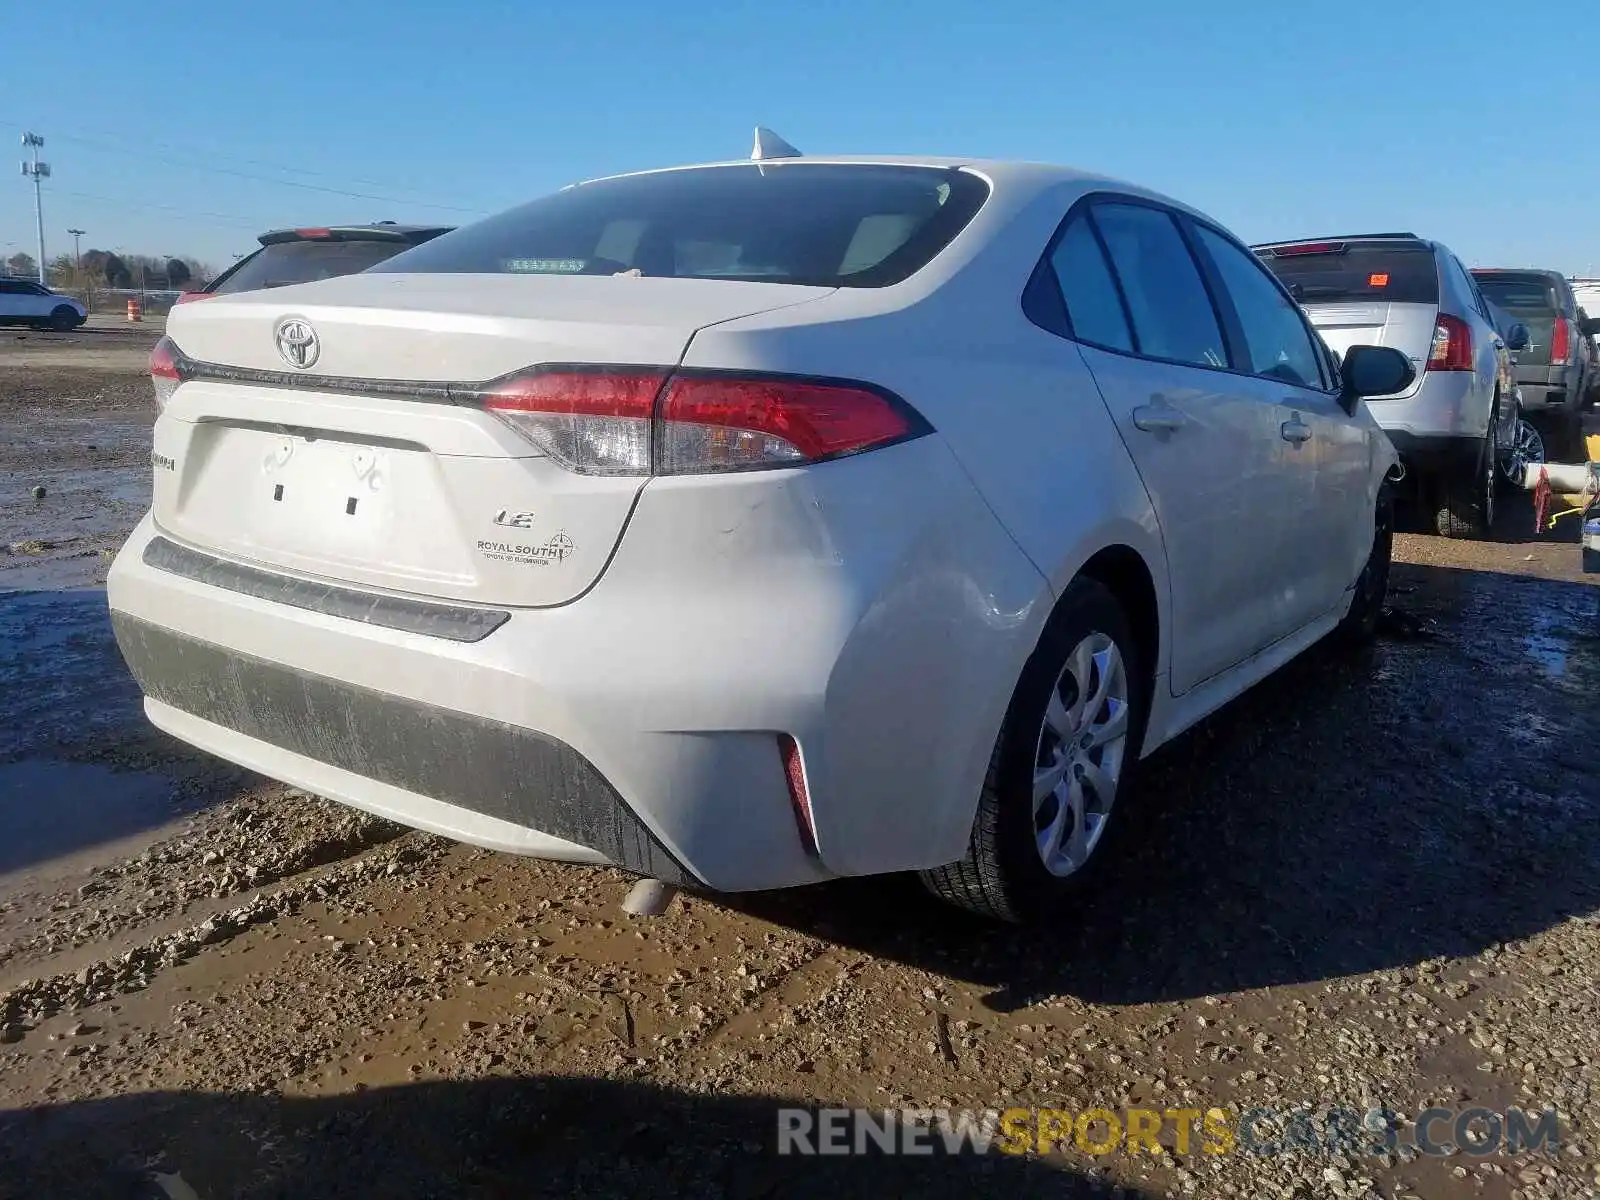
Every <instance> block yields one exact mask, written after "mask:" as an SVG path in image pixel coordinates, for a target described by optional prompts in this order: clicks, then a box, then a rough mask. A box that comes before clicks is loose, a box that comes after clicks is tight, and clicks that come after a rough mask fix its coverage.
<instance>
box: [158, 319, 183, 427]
mask: <svg viewBox="0 0 1600 1200" xmlns="http://www.w3.org/2000/svg"><path fill="white" fill-rule="evenodd" d="M180 358H181V355H180V352H179V350H178V347H177V345H176V344H175V343H174V342H173V340H172V339H171V338H169V337H163V338H162V339H161V340H160V341H159V342H157V343H156V344H155V349H153V350H151V351H150V382H151V383H152V384H153V385H154V386H155V391H156V412H158V413H159V412H161V411H162V410H163V409H165V408H166V407H167V401H168V400H170V399H172V393H173V392H175V391H177V390H178V385H179V384H180V383H182V382H183V369H182V367H180V366H179V360H180Z"/></svg>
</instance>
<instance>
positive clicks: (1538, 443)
mask: <svg viewBox="0 0 1600 1200" xmlns="http://www.w3.org/2000/svg"><path fill="white" fill-rule="evenodd" d="M1512 437H1513V440H1512V444H1511V449H1510V450H1508V451H1506V452H1505V453H1504V454H1502V455H1501V456H1500V482H1501V489H1500V490H1501V491H1507V492H1509V491H1520V490H1521V488H1522V476H1523V472H1524V471H1525V470H1526V469H1527V468H1528V467H1529V466H1535V467H1537V466H1538V465H1539V464H1540V463H1544V462H1549V461H1550V460H1549V458H1548V456H1547V455H1546V452H1545V446H1544V434H1542V433H1540V432H1539V428H1538V426H1536V425H1535V424H1534V423H1533V422H1532V421H1530V420H1528V418H1527V417H1526V416H1524V415H1523V413H1522V410H1521V409H1520V408H1519V409H1517V428H1516V433H1515V434H1513V435H1512Z"/></svg>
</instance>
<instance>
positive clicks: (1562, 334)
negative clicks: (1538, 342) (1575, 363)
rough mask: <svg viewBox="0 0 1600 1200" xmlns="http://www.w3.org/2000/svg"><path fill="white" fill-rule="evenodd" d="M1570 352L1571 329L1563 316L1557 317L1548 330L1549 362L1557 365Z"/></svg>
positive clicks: (1559, 364)
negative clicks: (1553, 324) (1552, 326)
mask: <svg viewBox="0 0 1600 1200" xmlns="http://www.w3.org/2000/svg"><path fill="white" fill-rule="evenodd" d="M1571 353H1572V329H1571V328H1570V327H1569V326H1568V324H1567V319H1566V318H1565V317H1557V318H1556V323H1555V326H1554V328H1552V329H1551V331H1550V362H1551V364H1552V365H1554V366H1558V367H1559V366H1561V365H1562V364H1563V363H1565V362H1566V361H1567V356H1568V355H1569V354H1571Z"/></svg>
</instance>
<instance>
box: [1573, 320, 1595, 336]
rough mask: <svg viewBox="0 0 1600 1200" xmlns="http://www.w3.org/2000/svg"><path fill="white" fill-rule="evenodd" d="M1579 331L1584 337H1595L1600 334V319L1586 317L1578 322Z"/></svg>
mask: <svg viewBox="0 0 1600 1200" xmlns="http://www.w3.org/2000/svg"><path fill="white" fill-rule="evenodd" d="M1578 329H1579V330H1580V331H1581V332H1582V333H1583V336H1584V337H1593V336H1594V335H1595V334H1597V333H1600V317H1585V318H1584V319H1583V320H1581V321H1579V322H1578Z"/></svg>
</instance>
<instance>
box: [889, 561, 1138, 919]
mask: <svg viewBox="0 0 1600 1200" xmlns="http://www.w3.org/2000/svg"><path fill="white" fill-rule="evenodd" d="M1080 679H1081V680H1082V683H1083V688H1087V689H1088V690H1090V691H1091V692H1094V691H1096V690H1097V689H1102V694H1103V695H1104V696H1105V699H1104V700H1102V701H1101V702H1100V704H1099V705H1098V706H1096V707H1094V708H1092V709H1091V708H1090V707H1089V706H1088V705H1084V706H1083V707H1082V713H1081V720H1074V713H1073V710H1074V709H1077V708H1079V705H1078V704H1077V703H1075V701H1076V700H1077V698H1078V697H1079V696H1080V695H1081V692H1082V690H1083V688H1080V686H1079V684H1078V681H1079V680H1080ZM1090 699H1091V700H1092V699H1093V697H1092V696H1091V697H1090ZM1119 700H1120V702H1119ZM1052 701H1054V703H1052ZM1149 703H1150V681H1149V679H1148V676H1147V671H1146V668H1145V665H1144V661H1143V654H1142V653H1141V650H1140V647H1139V645H1138V644H1137V642H1135V640H1134V637H1133V633H1132V630H1131V629H1130V628H1129V625H1128V621H1127V618H1126V617H1125V616H1124V615H1123V611H1122V606H1121V605H1120V604H1119V603H1118V602H1117V599H1116V597H1115V596H1113V595H1112V594H1111V592H1110V590H1109V589H1107V588H1106V587H1105V586H1104V585H1103V584H1101V583H1099V582H1098V581H1097V580H1093V579H1078V580H1076V581H1074V582H1073V584H1072V586H1071V587H1069V588H1068V589H1067V591H1066V593H1065V595H1063V596H1062V598H1061V602H1060V604H1059V605H1058V606H1057V608H1056V611H1055V613H1054V614H1052V616H1051V619H1050V624H1049V626H1048V627H1047V629H1046V631H1045V634H1044V636H1043V637H1042V638H1041V639H1040V642H1039V646H1038V647H1037V649H1035V650H1034V652H1033V654H1032V656H1031V657H1030V658H1029V659H1028V662H1027V665H1026V666H1025V667H1024V668H1023V671H1022V677H1021V679H1019V680H1018V682H1017V687H1016V691H1015V692H1014V693H1013V694H1012V697H1011V703H1010V706H1009V707H1008V708H1007V710H1006V716H1005V721H1004V724H1003V725H1002V726H1001V729H1000V735H999V737H998V738H997V739H996V740H995V746H994V751H993V754H992V755H991V757H990V760H989V770H988V773H987V775H986V776H985V778H984V782H983V791H982V793H981V795H980V796H979V798H978V809H977V814H976V816H975V817H974V818H973V823H972V835H971V838H970V840H969V842H968V846H967V853H966V855H965V857H963V858H962V859H960V860H959V861H957V862H954V863H950V864H949V865H947V866H943V867H937V868H934V869H933V870H930V871H923V872H921V873H920V874H921V878H922V882H923V883H924V884H925V885H926V886H927V888H928V890H929V891H931V892H933V894H934V895H936V896H938V897H939V898H940V899H941V900H945V901H947V902H948V903H950V904H954V905H956V906H958V907H960V908H965V909H967V910H969V911H971V912H974V913H978V914H979V915H981V916H984V917H989V918H992V919H996V920H1000V921H1010V922H1015V923H1019V924H1026V923H1032V922H1035V921H1039V920H1042V919H1044V918H1046V917H1049V916H1051V915H1052V914H1056V913H1058V912H1060V911H1061V910H1062V909H1063V907H1064V906H1065V905H1066V903H1067V902H1068V901H1069V899H1070V898H1071V897H1072V896H1073V895H1075V894H1077V893H1078V892H1080V891H1082V890H1083V889H1084V888H1085V887H1086V886H1089V885H1091V884H1092V883H1093V882H1094V879H1095V878H1096V876H1097V875H1098V874H1099V873H1100V870H1101V869H1102V867H1103V864H1104V862H1105V861H1106V859H1107V858H1108V857H1111V855H1110V854H1109V853H1108V841H1109V838H1110V837H1111V836H1113V835H1114V833H1115V831H1116V830H1117V829H1118V828H1120V825H1119V824H1118V822H1117V821H1116V820H1115V818H1116V814H1117V813H1118V812H1119V811H1121V809H1122V808H1124V807H1126V796H1127V791H1128V784H1129V780H1130V777H1131V775H1132V773H1133V768H1134V766H1135V764H1136V763H1137V761H1138V757H1139V747H1140V745H1141V743H1142V740H1143V737H1144V725H1145V719H1146V717H1147V715H1148V713H1149ZM1117 729H1120V730H1121V731H1122V732H1121V733H1119V734H1113V732H1112V731H1113V730H1117ZM1063 732H1065V733H1068V734H1070V738H1064V737H1063V736H1062V733H1063ZM1097 738H1098V739H1099V743H1100V744H1094V745H1091V744H1090V743H1091V741H1093V740H1094V739H1097ZM1041 760H1045V761H1043V763H1042V764H1041ZM1097 776H1098V778H1099V779H1101V780H1102V781H1109V783H1110V787H1109V789H1107V788H1106V787H1105V785H1104V782H1102V784H1101V786H1100V787H1096V786H1095V779H1096V777H1097ZM1051 777H1053V778H1055V779H1056V780H1058V781H1059V782H1058V783H1056V785H1055V786H1054V787H1051V788H1050V789H1049V790H1048V791H1046V792H1045V794H1044V795H1043V797H1042V799H1041V801H1040V803H1039V804H1038V805H1037V806H1036V805H1035V802H1034V795H1035V790H1036V784H1039V783H1041V782H1042V781H1044V780H1046V779H1049V778H1051ZM1074 780H1076V783H1074ZM1103 791H1108V792H1109V794H1108V795H1104V796H1103V795H1102V794H1101V793H1102V792H1103ZM1041 825H1042V828H1041ZM1052 833H1054V834H1055V837H1054V839H1053V840H1052V839H1051V837H1050V835H1051V834H1052ZM1046 843H1048V846H1047V845H1046ZM1049 847H1053V848H1054V853H1053V854H1052V855H1051V860H1052V862H1053V863H1054V865H1055V869H1054V870H1052V869H1051V868H1048V867H1047V866H1046V865H1045V863H1046V850H1047V848H1049Z"/></svg>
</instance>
